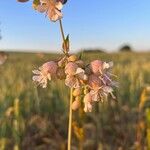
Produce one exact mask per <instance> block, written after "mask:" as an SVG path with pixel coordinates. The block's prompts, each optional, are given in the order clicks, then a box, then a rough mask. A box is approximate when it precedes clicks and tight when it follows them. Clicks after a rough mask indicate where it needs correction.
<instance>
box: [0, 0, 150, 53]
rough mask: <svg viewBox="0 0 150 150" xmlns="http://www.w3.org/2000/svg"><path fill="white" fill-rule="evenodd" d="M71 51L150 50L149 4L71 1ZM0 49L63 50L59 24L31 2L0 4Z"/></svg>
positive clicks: (67, 12) (149, 0)
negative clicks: (38, 10) (39, 10)
mask: <svg viewBox="0 0 150 150" xmlns="http://www.w3.org/2000/svg"><path fill="white" fill-rule="evenodd" d="M63 14H64V18H63V24H64V28H65V33H66V34H68V33H69V34H70V40H71V49H72V50H74V51H75V50H78V49H81V48H103V49H106V50H108V51H113V50H117V49H118V48H119V47H120V46H121V45H122V44H124V43H129V44H131V46H133V48H134V49H137V50H149V49H150V0H68V3H67V4H66V5H65V6H64V9H63ZM0 22H1V24H0V29H1V34H2V36H3V39H2V40H1V41H0V49H14V50H43V51H45V50H48V51H50V50H53V51H56V50H57V51H59V50H60V48H61V37H60V33H59V24H58V22H56V23H51V22H50V21H49V20H48V18H45V16H44V15H43V14H40V13H38V12H36V11H34V10H33V9H32V7H31V2H27V3H24V4H23V3H18V2H16V0H0Z"/></svg>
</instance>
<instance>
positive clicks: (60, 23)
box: [59, 20, 68, 55]
mask: <svg viewBox="0 0 150 150" xmlns="http://www.w3.org/2000/svg"><path fill="white" fill-rule="evenodd" d="M59 26H60V31H61V36H62V39H63V45H64V51H63V52H64V53H65V54H66V55H67V54H68V53H67V45H66V41H65V40H66V39H65V34H64V30H63V25H62V21H61V20H59Z"/></svg>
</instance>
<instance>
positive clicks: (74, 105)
mask: <svg viewBox="0 0 150 150" xmlns="http://www.w3.org/2000/svg"><path fill="white" fill-rule="evenodd" d="M80 106H81V101H80V100H79V99H77V100H75V101H74V102H73V103H72V105H71V108H72V110H74V111H75V110H77V109H78V108H79V107H80Z"/></svg>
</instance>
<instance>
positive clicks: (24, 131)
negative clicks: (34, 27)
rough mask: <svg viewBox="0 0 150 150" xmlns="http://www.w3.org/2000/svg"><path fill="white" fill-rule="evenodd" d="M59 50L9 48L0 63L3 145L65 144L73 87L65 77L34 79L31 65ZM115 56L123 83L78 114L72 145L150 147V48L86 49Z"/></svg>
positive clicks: (46, 149)
mask: <svg viewBox="0 0 150 150" xmlns="http://www.w3.org/2000/svg"><path fill="white" fill-rule="evenodd" d="M58 57H59V56H58V55H56V54H46V55H44V54H27V53H9V55H8V59H7V61H6V62H5V63H4V64H3V65H1V66H0V150H61V149H62V150H65V149H66V144H67V124H68V116H67V113H68V98H69V91H68V89H67V87H65V86H64V84H63V81H57V82H55V83H53V82H51V83H50V84H49V85H48V88H47V89H42V88H40V87H36V86H35V85H34V84H33V82H32V70H33V69H35V68H37V67H38V66H40V65H41V64H43V63H44V62H46V61H48V60H52V59H56V58H58ZM82 58H83V59H84V60H86V61H87V63H88V62H90V61H91V60H93V59H102V60H105V61H111V60H112V61H113V62H114V68H113V73H114V74H116V75H117V81H118V82H119V88H118V89H115V95H116V96H117V101H114V100H112V99H111V98H110V99H109V100H108V102H106V103H102V104H99V105H96V106H95V109H94V111H93V112H92V113H88V114H85V113H84V112H83V111H82V109H80V110H79V111H76V112H74V114H73V141H72V149H73V150H79V149H81V150H82V149H84V150H136V149H137V150H142V149H146V150H148V149H150V105H149V104H150V103H149V100H150V53H131V52H129V53H125V52H123V53H110V54H107V53H83V54H82Z"/></svg>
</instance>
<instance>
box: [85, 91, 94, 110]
mask: <svg viewBox="0 0 150 150" xmlns="http://www.w3.org/2000/svg"><path fill="white" fill-rule="evenodd" d="M83 102H84V111H85V112H91V111H92V97H91V94H90V93H87V94H86V95H85V96H84V100H83Z"/></svg>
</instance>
